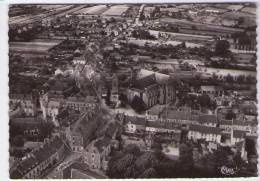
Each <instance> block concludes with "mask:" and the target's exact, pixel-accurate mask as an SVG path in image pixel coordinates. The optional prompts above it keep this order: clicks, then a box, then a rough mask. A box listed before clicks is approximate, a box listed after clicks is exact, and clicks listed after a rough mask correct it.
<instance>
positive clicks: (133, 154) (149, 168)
mask: <svg viewBox="0 0 260 181" xmlns="http://www.w3.org/2000/svg"><path fill="white" fill-rule="evenodd" d="M158 163H159V161H158V159H157V157H156V155H155V154H154V153H152V152H146V153H142V152H141V151H140V149H139V147H138V146H136V145H134V144H129V145H127V146H126V147H125V148H124V149H123V151H117V152H115V153H114V155H113V157H112V159H111V161H110V162H109V164H108V171H107V175H108V176H109V177H110V178H155V177H157V172H156V170H155V167H156V166H157V165H158Z"/></svg>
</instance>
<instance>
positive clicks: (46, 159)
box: [10, 136, 65, 179]
mask: <svg viewBox="0 0 260 181" xmlns="http://www.w3.org/2000/svg"><path fill="white" fill-rule="evenodd" d="M64 153H65V146H64V143H63V142H62V141H61V139H60V138H59V137H58V136H56V137H54V138H52V139H51V140H46V142H45V144H44V145H43V147H40V148H39V149H36V150H35V151H33V152H32V153H31V154H30V155H29V156H28V157H27V158H25V160H23V161H21V162H20V163H19V164H18V166H17V167H16V168H14V169H13V170H12V171H11V173H10V177H11V178H12V179H35V178H39V176H40V175H41V174H42V172H43V171H44V170H45V169H47V167H49V166H51V165H54V164H55V163H57V162H58V161H59V160H61V159H62V158H63V156H64Z"/></svg>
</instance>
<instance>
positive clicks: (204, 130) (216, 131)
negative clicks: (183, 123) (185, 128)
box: [190, 125, 221, 134]
mask: <svg viewBox="0 0 260 181" xmlns="http://www.w3.org/2000/svg"><path fill="white" fill-rule="evenodd" d="M190 131H196V132H200V133H206V134H221V129H220V128H217V127H210V126H202V125H190Z"/></svg>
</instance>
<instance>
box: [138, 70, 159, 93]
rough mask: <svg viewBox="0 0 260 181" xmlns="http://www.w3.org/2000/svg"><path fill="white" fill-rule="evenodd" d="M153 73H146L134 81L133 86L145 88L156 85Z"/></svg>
mask: <svg viewBox="0 0 260 181" xmlns="http://www.w3.org/2000/svg"><path fill="white" fill-rule="evenodd" d="M156 84H157V83H156V78H155V74H152V75H148V76H146V77H143V78H141V79H138V80H137V81H135V82H134V85H133V88H136V89H141V90H144V89H145V88H147V87H149V86H151V85H156Z"/></svg>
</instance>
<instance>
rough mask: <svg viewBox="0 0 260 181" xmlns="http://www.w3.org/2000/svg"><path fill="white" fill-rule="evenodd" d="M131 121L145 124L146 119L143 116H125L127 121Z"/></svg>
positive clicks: (136, 123)
mask: <svg viewBox="0 0 260 181" xmlns="http://www.w3.org/2000/svg"><path fill="white" fill-rule="evenodd" d="M129 122H131V123H132V124H135V125H140V126H145V124H146V120H145V118H143V117H136V116H127V115H126V116H125V123H129Z"/></svg>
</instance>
